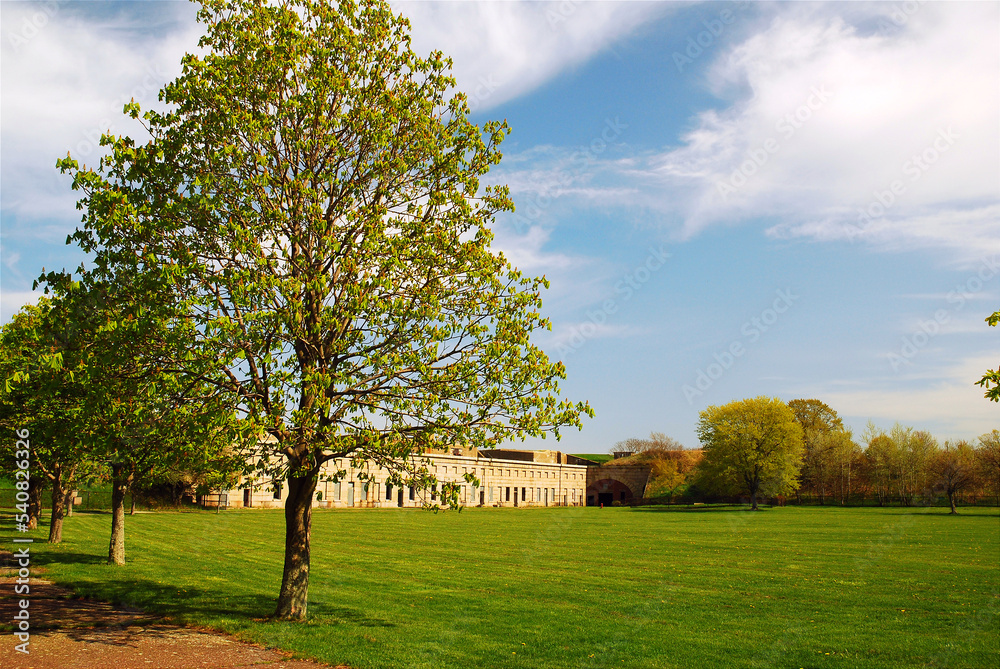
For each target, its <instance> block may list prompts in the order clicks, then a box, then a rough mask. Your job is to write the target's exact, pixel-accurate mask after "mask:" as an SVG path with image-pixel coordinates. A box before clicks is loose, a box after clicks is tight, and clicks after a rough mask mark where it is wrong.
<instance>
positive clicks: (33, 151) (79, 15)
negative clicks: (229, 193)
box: [0, 2, 200, 241]
mask: <svg viewBox="0 0 1000 669" xmlns="http://www.w3.org/2000/svg"><path fill="white" fill-rule="evenodd" d="M129 4H131V3H129ZM46 7H48V8H51V9H50V10H45V11H47V12H48V13H47V14H45V16H46V18H45V20H44V21H42V20H39V19H38V18H37V17H38V16H39V15H40V12H42V13H44V12H43V10H42V8H46ZM2 11H3V21H4V25H5V26H8V25H10V26H15V28H14V29H13V30H11V31H10V32H8V33H7V34H5V35H4V36H3V40H2V46H0V49H2V51H0V54H2V80H3V95H2V96H0V110H2V114H3V120H4V122H3V129H2V143H3V156H2V158H3V163H4V183H3V209H4V214H5V215H9V214H13V215H15V216H17V217H18V218H19V219H22V220H35V221H37V220H39V219H62V220H64V221H65V222H66V224H65V229H62V230H59V231H58V232H57V233H55V234H54V233H53V231H52V230H51V229H50V227H44V228H43V227H38V226H36V225H34V224H31V225H26V226H23V229H22V230H20V231H19V232H21V233H23V234H27V235H29V236H41V237H45V238H49V237H52V236H55V237H58V238H60V241H62V238H65V234H66V230H67V229H69V230H72V228H73V227H75V224H76V222H77V220H78V218H79V215H78V214H77V213H76V211H75V202H76V199H77V198H78V194H77V193H73V192H72V191H71V190H70V188H69V179H68V178H66V177H63V176H60V175H59V174H58V172H57V170H56V169H55V163H56V160H57V159H58V158H61V157H63V156H65V155H66V153H67V151H69V152H70V153H71V154H72V155H73V157H74V158H76V159H77V160H79V161H80V162H81V163H86V164H88V165H93V164H95V163H96V162H97V160H98V159H99V157H100V155H101V154H102V152H103V150H102V149H101V147H99V146H98V144H99V142H100V136H101V134H102V133H104V132H107V131H109V130H110V131H111V132H113V133H118V134H121V133H125V134H129V135H131V136H133V137H136V138H141V137H142V132H143V131H142V127H141V126H139V125H138V124H137V123H135V122H132V121H130V120H129V119H126V118H125V117H124V116H123V114H122V106H123V105H124V104H125V103H126V102H128V101H129V100H130V99H132V98H135V100H136V101H137V102H139V103H140V104H141V105H142V106H143V108H149V107H151V106H154V105H156V104H157V103H156V96H157V93H158V91H159V89H160V88H161V87H162V86H163V84H165V83H166V82H167V81H169V80H170V79H172V78H173V77H174V76H176V75H177V74H178V73H179V72H180V59H181V57H182V56H183V54H184V52H185V50H191V49H194V48H195V47H196V45H197V37H198V34H199V33H200V27H199V26H197V24H195V22H194V20H193V8H192V7H191V6H189V5H188V4H187V3H173V2H160V3H148V5H147V4H146V3H141V4H136V5H134V6H132V7H131V8H129V9H128V11H126V10H123V9H117V10H116V9H114V8H113V6H110V5H104V4H103V3H3V6H2ZM31 26H34V28H33V29H29V28H30V27H31Z"/></svg>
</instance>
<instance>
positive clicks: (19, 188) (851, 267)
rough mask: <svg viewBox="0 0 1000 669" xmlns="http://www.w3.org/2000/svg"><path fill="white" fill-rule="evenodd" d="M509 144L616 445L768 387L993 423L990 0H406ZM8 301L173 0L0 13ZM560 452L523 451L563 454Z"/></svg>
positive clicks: (905, 415)
mask: <svg viewBox="0 0 1000 669" xmlns="http://www.w3.org/2000/svg"><path fill="white" fill-rule="evenodd" d="M394 6H395V7H396V8H397V9H398V10H399V11H401V12H402V13H404V14H405V15H407V16H408V17H409V18H410V19H411V21H412V24H413V33H412V34H413V42H414V47H415V49H416V50H417V51H418V52H427V51H430V50H431V49H434V48H439V49H442V50H443V51H445V53H447V54H449V55H451V56H452V57H453V59H454V61H455V70H454V72H455V75H456V78H457V80H458V83H459V87H460V88H461V89H462V90H465V91H467V92H468V93H469V95H470V97H471V99H472V103H473V107H474V113H473V116H474V119H475V120H476V121H478V122H484V121H486V120H489V119H497V118H500V119H507V121H508V123H509V124H510V126H511V127H512V133H511V135H510V136H509V138H508V140H507V141H506V142H505V143H504V146H503V150H504V160H503V162H502V163H501V164H500V165H499V166H498V167H497V169H496V170H495V171H494V172H492V173H491V175H490V181H492V182H494V183H506V184H509V185H510V187H511V189H512V194H513V197H514V200H515V203H516V204H517V208H518V209H517V212H516V214H514V215H510V216H504V217H503V218H501V219H499V220H498V221H497V226H496V233H497V243H496V245H497V247H498V248H500V249H501V250H503V251H504V252H505V253H506V254H507V255H508V256H509V257H510V258H511V259H512V261H513V262H514V263H515V264H516V265H518V266H519V267H520V268H521V269H522V270H524V271H525V272H528V273H531V274H536V275H537V274H545V275H546V276H547V277H548V278H549V279H550V280H551V282H552V288H551V289H550V290H549V291H548V292H547V293H546V295H545V296H544V302H545V311H546V314H547V315H548V316H549V317H550V319H551V321H552V326H553V329H552V332H551V333H542V334H541V335H540V336H539V337H538V338H537V343H538V344H539V345H541V346H543V347H544V348H545V349H546V350H547V351H548V352H549V353H550V355H552V356H554V357H558V358H560V359H562V360H563V361H564V362H565V363H566V366H567V370H568V374H569V378H568V379H567V380H566V381H565V382H564V384H563V390H564V394H565V395H566V396H568V397H570V398H573V399H587V400H589V401H590V402H591V404H592V405H593V407H594V408H595V410H596V412H597V415H596V418H594V419H593V420H589V421H587V422H586V425H585V428H584V430H583V431H581V432H575V431H574V432H569V433H566V434H565V435H564V437H563V440H562V442H561V443H560V444H559V446H558V448H560V449H561V450H566V451H570V452H603V451H606V450H607V449H608V448H609V447H611V446H612V445H613V444H614V443H615V442H616V441H619V440H622V439H625V438H628V437H632V436H643V435H645V434H648V433H649V432H650V431H654V430H655V431H661V432H665V433H667V434H669V435H671V436H673V437H675V438H677V439H679V440H680V441H681V442H682V443H685V444H686V445H688V446H696V445H697V439H696V437H695V432H694V431H695V426H696V423H697V420H698V412H699V411H701V410H702V409H704V408H705V407H706V406H708V405H711V404H720V403H725V402H728V401H730V400H733V399H739V398H743V397H749V396H756V395H769V396H777V397H781V398H782V399H785V400H791V399H795V398H800V397H805V398H818V399H821V400H823V401H825V402H827V403H828V404H830V405H831V406H832V407H833V408H834V409H836V410H837V411H839V412H840V413H841V415H842V416H843V417H844V418H845V421H846V423H847V424H848V425H849V426H851V427H852V428H854V429H855V431H856V433H860V432H861V431H862V430H863V428H864V426H865V424H866V423H867V421H869V420H872V421H874V422H875V424H876V425H879V426H884V427H888V426H891V425H892V423H893V422H895V421H900V422H902V423H904V424H906V425H912V426H914V427H917V428H920V429H926V430H929V431H931V432H932V433H933V434H934V435H936V436H937V437H938V438H939V439H942V440H944V439H954V438H972V437H975V436H976V435H978V434H981V433H983V432H986V431H988V430H990V429H994V428H997V427H1000V420H998V419H1000V406H998V405H997V404H995V403H990V402H987V401H986V400H985V399H983V397H982V391H981V390H980V389H979V388H978V387H977V386H975V385H973V382H974V381H975V380H977V379H978V378H979V377H980V376H981V375H982V373H983V371H984V370H986V369H987V368H995V367H996V366H997V364H998V363H1000V360H998V358H1000V355H998V343H1000V332H998V331H997V330H996V329H991V328H988V327H987V326H986V325H985V323H984V319H985V317H986V316H987V315H988V314H989V313H991V312H992V311H994V310H996V309H997V308H1000V134H998V132H1000V124H998V119H1000V49H998V39H997V34H998V28H1000V5H997V4H996V3H929V2H886V3H863V2H858V3H848V2H836V3H744V2H737V3H723V2H708V3H653V2H620V3H600V2H586V1H584V2H573V1H572V0H570V1H567V2H559V3H524V2H406V1H404V2H398V3H395V4H394ZM0 13H2V16H0V18H2V24H3V28H2V33H3V34H2V35H0V40H2V46H0V49H2V51H0V56H2V65H0V67H2V72H0V113H2V126H0V131H2V134H0V142H2V143H0V317H2V320H3V321H4V322H6V321H7V320H9V318H10V317H11V315H12V314H13V313H14V312H15V311H16V310H17V309H18V308H19V307H20V306H21V305H22V304H24V303H26V302H28V301H31V300H32V299H34V296H33V295H32V293H31V282H32V279H33V278H34V277H35V276H37V275H38V274H39V273H40V271H41V268H42V267H43V266H44V267H46V268H48V269H53V268H61V267H67V268H73V267H75V266H77V265H78V264H79V262H80V261H81V260H82V256H81V254H80V253H79V252H78V251H77V250H75V249H74V248H73V247H67V246H66V245H65V244H64V241H65V238H66V235H67V234H69V233H70V232H71V231H72V230H73V229H74V228H75V227H76V225H77V223H78V222H79V218H80V214H79V212H77V211H76V210H75V207H74V202H75V196H74V194H73V193H72V192H71V190H70V189H69V181H68V179H67V178H66V177H63V176H60V175H59V174H58V173H57V172H56V170H55V169H54V167H53V165H54V164H55V161H56V159H57V158H59V157H61V156H64V155H65V154H66V152H67V150H69V151H70V152H71V153H72V154H73V155H74V157H77V158H78V159H81V160H82V161H84V162H88V163H93V162H96V159H97V157H98V156H99V155H100V154H99V149H98V148H97V147H96V138H97V137H99V135H100V133H101V132H102V131H105V130H108V129H111V130H112V131H114V132H117V133H127V134H132V135H133V136H134V137H137V138H138V137H141V129H140V128H138V127H137V126H135V125H132V124H131V122H129V121H128V120H127V119H125V118H124V117H123V116H122V114H121V106H122V104H123V102H126V101H128V99H129V98H131V97H135V98H136V100H137V101H138V102H140V103H141V104H143V106H149V105H153V104H155V98H156V92H157V91H158V89H159V88H160V86H162V85H163V84H164V83H165V82H166V81H168V80H169V79H171V78H172V77H174V76H176V75H177V74H178V73H179V60H180V57H181V55H182V54H183V53H184V52H185V51H187V50H193V49H194V48H195V47H196V43H197V38H198V35H199V34H200V32H199V27H198V25H197V24H196V23H195V22H194V7H193V6H192V5H190V4H188V3H184V2H135V3H108V2H71V3H21V2H4V3H2V4H0ZM553 443H554V442H552V441H551V440H549V441H546V442H544V443H540V442H531V443H529V444H528V445H529V446H536V445H537V446H543V445H544V446H547V447H552V446H553Z"/></svg>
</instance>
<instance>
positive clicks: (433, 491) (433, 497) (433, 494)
mask: <svg viewBox="0 0 1000 669" xmlns="http://www.w3.org/2000/svg"><path fill="white" fill-rule="evenodd" d="M437 496H438V486H437V483H435V484H434V485H432V486H431V501H432V502H433V501H435V500H436V499H437Z"/></svg>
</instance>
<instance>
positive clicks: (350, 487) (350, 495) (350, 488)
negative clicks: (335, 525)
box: [347, 482, 354, 506]
mask: <svg viewBox="0 0 1000 669" xmlns="http://www.w3.org/2000/svg"><path fill="white" fill-rule="evenodd" d="M347 506H354V483H353V482H351V483H348V484H347Z"/></svg>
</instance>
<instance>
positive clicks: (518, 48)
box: [392, 0, 671, 109]
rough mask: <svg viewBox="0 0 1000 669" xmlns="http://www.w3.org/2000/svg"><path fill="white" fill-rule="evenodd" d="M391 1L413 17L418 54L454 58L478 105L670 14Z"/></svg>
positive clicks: (618, 5)
mask: <svg viewBox="0 0 1000 669" xmlns="http://www.w3.org/2000/svg"><path fill="white" fill-rule="evenodd" d="M392 4H393V6H394V7H395V8H396V9H397V10H398V11H400V12H402V13H403V14H404V15H405V16H406V17H407V18H409V19H410V22H411V24H412V25H413V45H414V50H415V51H417V53H425V52H429V51H431V50H432V49H440V50H441V51H443V52H444V53H445V55H447V56H450V57H452V58H453V59H454V62H455V70H454V75H455V78H456V80H457V82H458V88H459V90H462V91H465V92H466V94H468V95H469V97H470V103H471V105H472V106H473V107H474V108H476V109H488V108H490V107H494V106H496V105H498V104H500V103H502V102H505V101H507V100H511V99H513V98H516V97H518V96H520V95H523V94H524V93H527V92H529V91H531V90H533V89H535V88H536V87H538V86H539V85H541V84H543V83H544V82H546V81H548V80H549V79H551V78H552V77H553V76H555V75H556V74H557V73H559V72H560V71H562V70H564V69H565V68H567V67H570V66H573V65H576V64H578V63H580V62H582V61H584V60H586V59H587V58H589V57H590V56H592V55H594V54H595V53H598V52H599V51H601V50H603V49H605V48H606V47H607V46H608V45H609V44H611V43H613V42H614V41H615V40H616V39H619V38H621V37H622V36H624V35H627V34H628V33H629V32H631V31H632V30H634V29H635V28H636V27H637V26H639V25H641V24H642V23H644V22H645V21H647V20H649V18H650V17H653V16H658V15H662V14H665V13H666V12H668V11H671V6H670V5H667V4H660V3H653V2H590V1H581V0H564V1H562V2H420V1H409V0H397V1H396V2H393V3H392Z"/></svg>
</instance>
